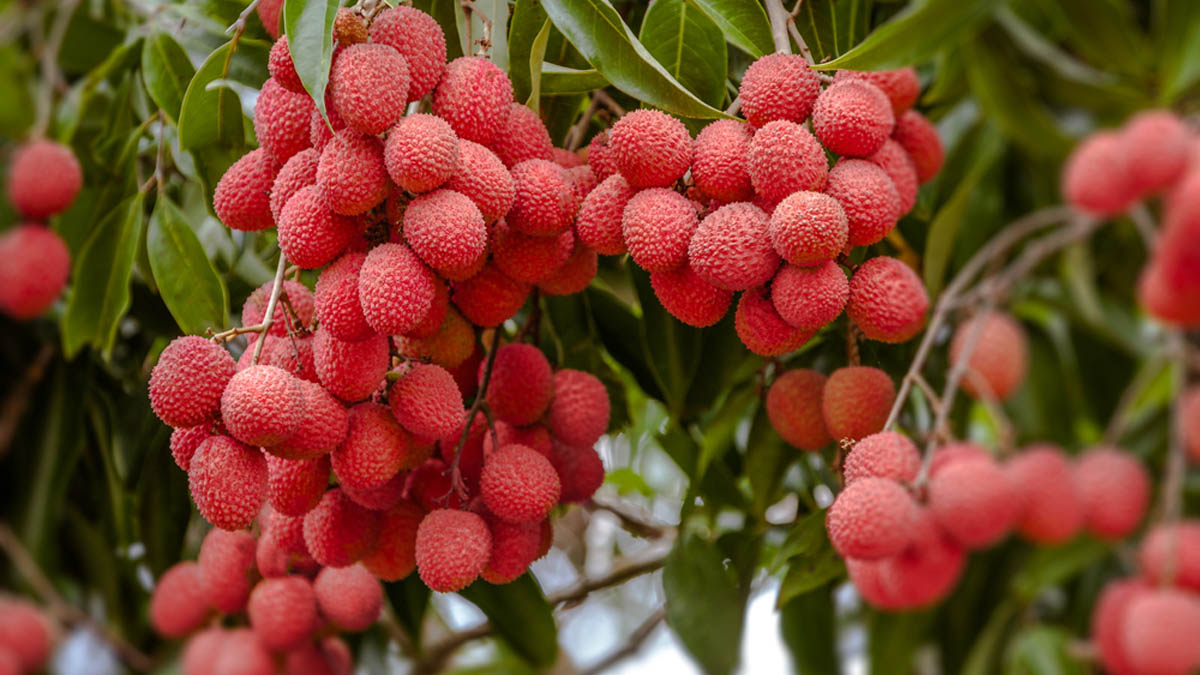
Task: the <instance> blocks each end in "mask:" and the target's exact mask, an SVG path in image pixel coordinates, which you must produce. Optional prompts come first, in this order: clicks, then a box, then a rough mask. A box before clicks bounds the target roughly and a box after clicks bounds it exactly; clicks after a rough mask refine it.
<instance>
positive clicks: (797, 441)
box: [766, 368, 832, 450]
mask: <svg viewBox="0 0 1200 675" xmlns="http://www.w3.org/2000/svg"><path fill="white" fill-rule="evenodd" d="M824 388H825V376H824V375H822V374H821V373H818V372H817V371H815V370H807V369H802V368H799V369H795V370H789V371H787V372H785V373H783V374H782V375H780V376H779V377H777V378H775V381H774V382H772V383H771V388H770V389H768V390H767V399H766V408H767V419H769V420H770V421H771V427H772V428H773V429H775V431H776V433H778V434H779V435H780V437H782V438H783V440H785V441H787V442H788V443H790V444H792V445H793V446H795V447H797V448H800V449H801V450H820V449H821V448H823V447H825V446H826V445H828V444H829V441H830V440H832V439H831V438H830V437H829V432H828V431H827V430H826V429H825V420H824V418H822V417H821V392H822V391H823V390H824Z"/></svg>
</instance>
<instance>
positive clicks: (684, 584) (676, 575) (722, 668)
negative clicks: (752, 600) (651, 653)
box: [663, 534, 744, 675]
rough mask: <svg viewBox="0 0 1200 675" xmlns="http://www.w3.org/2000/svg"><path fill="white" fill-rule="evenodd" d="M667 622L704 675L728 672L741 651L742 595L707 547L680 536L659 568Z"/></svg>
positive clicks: (693, 538) (713, 548) (717, 555)
mask: <svg viewBox="0 0 1200 675" xmlns="http://www.w3.org/2000/svg"><path fill="white" fill-rule="evenodd" d="M663 592H664V593H665V594H666V596H667V623H668V624H669V625H670V626H671V629H672V630H674V631H675V633H676V635H678V636H679V639H680V641H681V642H683V645H684V647H686V648H687V650H688V652H689V653H690V654H691V655H692V657H693V658H694V659H696V662H697V663H698V664H699V665H700V667H701V669H703V670H704V672H706V673H709V674H710V675H720V674H722V673H732V672H733V670H734V668H735V667H736V666H737V662H738V654H739V653H740V652H741V640H742V620H743V617H742V612H743V609H744V606H743V604H744V603H743V601H742V594H741V592H740V591H739V590H738V587H737V581H736V580H735V579H734V575H733V573H732V572H731V571H730V570H729V569H727V568H726V567H725V560H724V557H723V556H722V555H721V553H720V551H718V549H717V548H716V546H714V545H713V544H712V543H710V542H708V541H706V540H704V539H702V538H700V537H698V536H695V535H692V534H685V535H683V536H680V537H679V538H678V539H677V540H676V541H675V545H674V546H672V547H671V552H670V554H668V555H667V565H666V568H665V569H664V570H663Z"/></svg>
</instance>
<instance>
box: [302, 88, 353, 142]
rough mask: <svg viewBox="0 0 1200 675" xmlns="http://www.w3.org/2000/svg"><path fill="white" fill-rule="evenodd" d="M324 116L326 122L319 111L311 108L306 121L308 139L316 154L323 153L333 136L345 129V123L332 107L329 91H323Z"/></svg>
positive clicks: (314, 107)
mask: <svg viewBox="0 0 1200 675" xmlns="http://www.w3.org/2000/svg"><path fill="white" fill-rule="evenodd" d="M325 114H326V116H328V117H329V120H328V121H326V120H325V118H324V117H322V116H321V111H320V110H317V107H316V106H313V109H312V114H311V115H309V119H308V139H309V141H311V142H312V147H313V149H314V150H316V151H317V152H324V151H325V146H326V145H328V144H329V141H330V140H331V139H332V138H333V135H334V134H336V133H337V132H339V131H341V130H342V129H345V128H346V122H345V121H344V120H342V116H341V115H339V114H338V111H337V108H334V107H333V97H332V96H331V95H330V93H329V89H326V90H325Z"/></svg>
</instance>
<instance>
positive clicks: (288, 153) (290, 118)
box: [254, 78, 316, 190]
mask: <svg viewBox="0 0 1200 675" xmlns="http://www.w3.org/2000/svg"><path fill="white" fill-rule="evenodd" d="M315 107H316V106H315V105H313V102H312V99H311V98H310V97H309V96H308V94H297V93H295V92H291V91H288V90H287V89H284V88H283V86H282V85H280V84H279V83H278V82H276V81H275V80H274V79H273V78H272V79H268V80H267V81H266V82H264V83H263V86H262V90H261V91H260V92H259V93H258V100H257V101H256V102H255V104H254V135H255V136H256V137H257V138H258V145H259V148H260V149H262V150H264V151H265V152H266V154H267V155H269V156H270V157H271V159H272V160H273V161H274V165H275V167H279V166H282V165H283V163H284V162H286V161H288V160H289V159H291V158H292V155H294V154H296V153H297V152H300V151H301V150H303V149H305V148H308V147H310V146H311V145H312V139H311V137H310V134H309V126H310V120H309V118H310V116H311V115H312V110H313V108H315ZM269 189H270V188H268V190H269Z"/></svg>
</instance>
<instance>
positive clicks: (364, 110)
mask: <svg viewBox="0 0 1200 675" xmlns="http://www.w3.org/2000/svg"><path fill="white" fill-rule="evenodd" d="M408 84H409V77H408V62H407V61H406V60H405V59H404V57H403V56H401V55H400V52H398V51H396V50H395V49H393V48H392V47H391V46H389V45H386V44H379V43H373V44H357V45H351V46H349V47H347V48H345V49H343V50H342V51H341V53H340V54H338V57H337V58H336V59H334V62H333V68H332V70H330V72H329V93H330V96H331V97H332V99H333V106H334V107H335V108H337V111H338V114H339V115H341V116H342V119H343V120H345V122H346V126H348V127H350V128H351V129H354V130H355V131H358V132H360V133H363V134H367V135H370V136H377V135H379V134H382V133H383V132H385V131H387V130H388V129H389V128H390V127H391V126H392V125H393V124H395V123H396V121H397V120H399V119H400V116H401V115H403V114H404V106H405V105H406V104H407V103H408Z"/></svg>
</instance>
